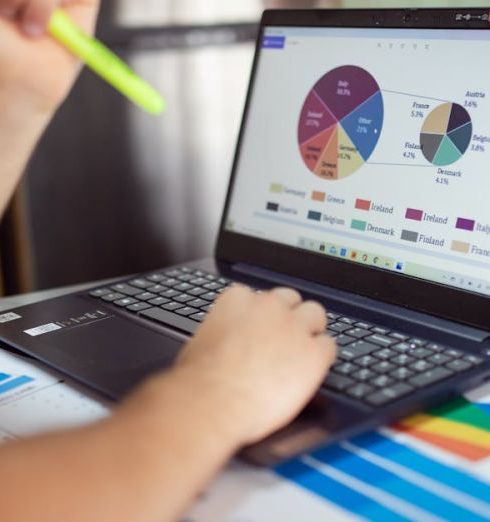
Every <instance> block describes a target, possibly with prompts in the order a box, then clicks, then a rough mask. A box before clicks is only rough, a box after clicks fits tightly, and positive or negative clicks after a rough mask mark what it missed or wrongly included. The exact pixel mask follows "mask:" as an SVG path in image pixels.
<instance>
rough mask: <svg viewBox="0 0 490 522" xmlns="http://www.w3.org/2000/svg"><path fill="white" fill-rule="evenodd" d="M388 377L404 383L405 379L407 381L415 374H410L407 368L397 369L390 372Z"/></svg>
mask: <svg viewBox="0 0 490 522" xmlns="http://www.w3.org/2000/svg"><path fill="white" fill-rule="evenodd" d="M389 375H390V376H391V377H393V378H394V379H396V380H398V381H404V380H405V379H408V378H410V377H412V375H415V374H414V373H413V372H411V371H410V370H409V369H408V368H397V369H396V370H394V371H393V372H390V374H389Z"/></svg>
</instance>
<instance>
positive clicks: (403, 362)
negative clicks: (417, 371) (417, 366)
mask: <svg viewBox="0 0 490 522" xmlns="http://www.w3.org/2000/svg"><path fill="white" fill-rule="evenodd" d="M391 362H392V363H393V364H397V365H398V366H407V364H412V363H414V362H415V359H414V358H413V357H410V355H407V354H406V353H401V354H400V355H397V356H396V357H393V359H391Z"/></svg>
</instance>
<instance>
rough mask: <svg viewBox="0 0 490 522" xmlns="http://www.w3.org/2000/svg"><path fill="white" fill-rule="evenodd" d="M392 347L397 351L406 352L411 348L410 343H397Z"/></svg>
mask: <svg viewBox="0 0 490 522" xmlns="http://www.w3.org/2000/svg"><path fill="white" fill-rule="evenodd" d="M391 349H392V350H396V351H397V352H400V353H406V352H409V351H410V350H411V348H410V345H409V344H408V343H398V344H395V346H392V347H391Z"/></svg>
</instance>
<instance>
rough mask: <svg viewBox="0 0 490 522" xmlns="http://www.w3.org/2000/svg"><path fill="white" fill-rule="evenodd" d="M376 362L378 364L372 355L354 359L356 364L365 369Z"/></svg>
mask: <svg viewBox="0 0 490 522" xmlns="http://www.w3.org/2000/svg"><path fill="white" fill-rule="evenodd" d="M377 362H379V360H378V359H376V358H375V357H373V356H372V355H364V357H361V358H359V359H356V364H358V365H359V366H362V367H363V368H367V367H369V366H371V365H372V364H374V363H377Z"/></svg>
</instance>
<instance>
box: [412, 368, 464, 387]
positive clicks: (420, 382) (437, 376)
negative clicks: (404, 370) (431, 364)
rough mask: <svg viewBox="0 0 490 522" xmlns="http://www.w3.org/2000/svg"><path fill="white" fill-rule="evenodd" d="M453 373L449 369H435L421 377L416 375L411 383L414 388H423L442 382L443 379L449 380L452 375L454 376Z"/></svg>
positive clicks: (422, 374)
mask: <svg viewBox="0 0 490 522" xmlns="http://www.w3.org/2000/svg"><path fill="white" fill-rule="evenodd" d="M453 373H454V372H453V371H452V370H449V369H448V368H434V369H433V370H429V371H428V372H425V373H421V374H420V375H416V376H415V377H412V378H411V379H409V381H408V382H409V383H410V384H412V385H413V386H417V387H418V388H422V387H424V386H428V385H429V384H433V383H435V382H437V381H442V380H443V379H447V378H448V377H450V376H451V375H453Z"/></svg>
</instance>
